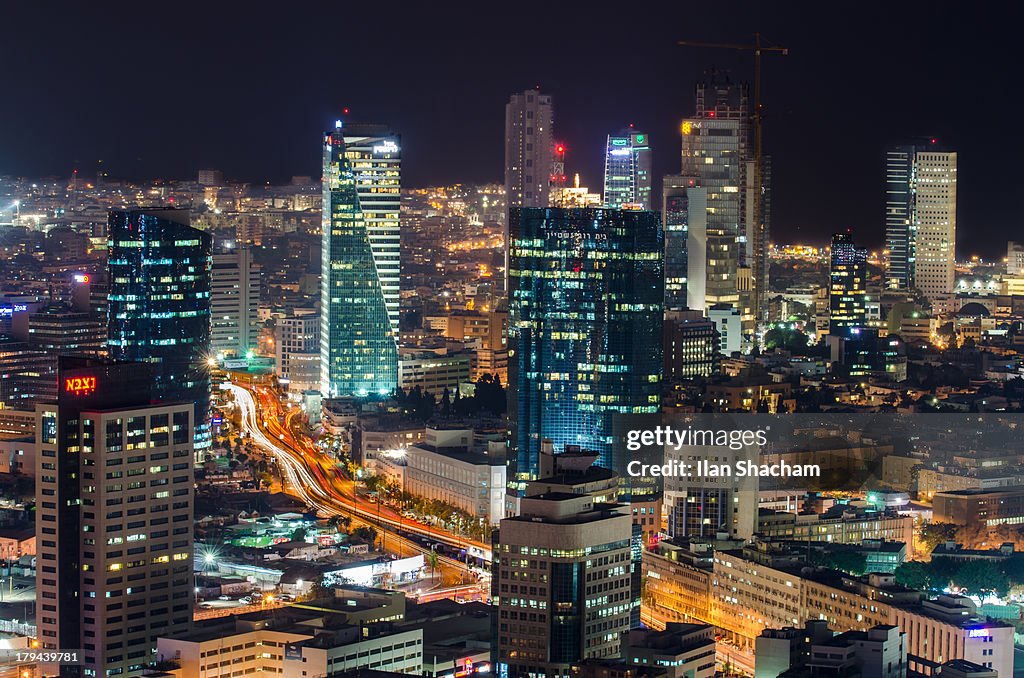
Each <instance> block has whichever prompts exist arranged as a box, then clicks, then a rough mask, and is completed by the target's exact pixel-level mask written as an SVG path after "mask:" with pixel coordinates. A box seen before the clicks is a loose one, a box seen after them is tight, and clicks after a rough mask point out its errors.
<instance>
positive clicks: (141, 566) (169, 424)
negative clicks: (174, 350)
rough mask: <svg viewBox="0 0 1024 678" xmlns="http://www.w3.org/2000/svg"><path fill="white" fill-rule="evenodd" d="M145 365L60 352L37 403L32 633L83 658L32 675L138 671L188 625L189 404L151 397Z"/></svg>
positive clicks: (103, 675)
mask: <svg viewBox="0 0 1024 678" xmlns="http://www.w3.org/2000/svg"><path fill="white" fill-rule="evenodd" d="M150 368H154V369H155V373H156V374H157V375H159V374H160V373H161V371H162V368H163V366H162V365H160V364H158V363H149V364H140V363H117V362H112V361H107V360H100V359H90V358H80V357H61V358H60V362H59V367H58V371H57V377H58V379H57V387H58V388H57V395H56V397H55V398H53V399H50V400H47V401H45V402H42V403H39V404H37V405H36V465H35V474H36V482H37V485H36V492H37V494H36V499H37V500H36V538H37V558H38V562H39V566H38V567H37V569H36V609H37V614H36V623H37V625H38V638H39V643H40V645H41V647H40V649H41V650H43V651H53V652H58V651H66V650H67V649H69V648H77V649H78V651H79V652H81V656H80V657H79V661H80V662H81V665H80V666H74V667H71V666H63V667H57V666H52V665H47V664H43V665H42V666H40V671H39V673H37V674H35V675H58V672H59V675H61V676H68V675H71V676H84V677H85V678H107V677H109V676H126V677H127V676H140V675H142V673H143V671H144V670H145V668H146V667H147V665H148V664H149V663H150V662H152V661H153V657H154V655H153V653H154V652H155V651H156V641H157V638H158V637H167V636H172V637H173V636H178V635H181V634H184V633H187V632H188V631H189V630H190V629H191V625H192V599H193V595H194V593H193V591H194V586H195V583H194V579H193V575H192V553H193V549H194V547H195V545H194V543H193V542H194V536H193V520H194V517H193V506H192V502H193V500H194V489H193V485H194V478H193V472H192V468H193V462H192V457H193V454H194V452H193V444H194V443H193V435H192V431H193V424H192V418H193V412H194V405H193V404H192V403H191V402H188V401H185V402H178V401H175V400H173V399H169V398H160V399H159V401H156V400H154V395H155V393H154V392H153V387H154V386H155V387H158V388H159V387H160V385H161V382H160V381H159V380H155V381H154V380H153V379H151V378H150Z"/></svg>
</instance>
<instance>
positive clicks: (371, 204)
mask: <svg viewBox="0 0 1024 678" xmlns="http://www.w3.org/2000/svg"><path fill="white" fill-rule="evenodd" d="M323 164H324V166H323V221H322V223H323V236H322V238H323V247H322V272H321V283H320V285H321V287H320V309H321V311H320V385H321V386H320V387H321V390H322V392H323V394H324V396H328V397H337V396H348V395H356V396H365V395H368V394H388V393H391V392H392V391H394V390H395V389H396V388H397V387H398V344H397V338H398V285H399V244H400V240H401V231H400V228H399V221H398V215H399V208H400V202H401V196H400V188H401V173H402V148H401V143H400V138H399V137H398V135H396V134H395V133H394V132H392V131H391V130H390V129H388V128H387V127H385V126H383V125H346V124H343V122H342V121H341V120H339V121H337V122H336V123H335V129H334V131H332V132H330V133H328V134H327V135H326V136H325V138H324V147H323Z"/></svg>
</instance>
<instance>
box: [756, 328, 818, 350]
mask: <svg viewBox="0 0 1024 678" xmlns="http://www.w3.org/2000/svg"><path fill="white" fill-rule="evenodd" d="M764 345H765V347H766V348H768V349H769V350H771V349H775V348H781V349H783V350H786V351H789V352H790V353H792V354H793V355H806V354H807V345H808V337H807V335H806V334H804V333H803V332H801V331H800V330H797V329H795V328H794V329H790V328H787V327H773V328H772V329H770V330H768V331H767V332H765V334H764Z"/></svg>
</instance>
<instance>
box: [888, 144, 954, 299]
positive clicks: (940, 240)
mask: <svg viewBox="0 0 1024 678" xmlns="http://www.w3.org/2000/svg"><path fill="white" fill-rule="evenodd" d="M956 162H957V157H956V153H953V152H949V151H943V150H941V149H940V147H939V145H938V143H937V140H935V139H931V140H928V141H927V142H922V143H918V144H906V145H902V146H897V147H895V148H893V149H891V150H889V151H888V152H887V153H886V156H885V190H886V200H885V245H886V249H887V250H888V251H889V268H888V271H887V273H886V279H885V282H886V287H888V288H890V289H910V288H916V289H918V290H920V291H921V292H922V293H923V294H924V295H925V297H927V298H928V300H929V301H930V302H932V305H933V306H935V307H936V308H937V310H943V309H944V308H946V307H948V306H949V303H950V301H951V298H952V294H953V284H954V275H955V271H954V264H955V255H956Z"/></svg>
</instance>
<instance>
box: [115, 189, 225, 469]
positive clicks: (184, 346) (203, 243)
mask: <svg viewBox="0 0 1024 678" xmlns="http://www.w3.org/2000/svg"><path fill="white" fill-rule="evenodd" d="M107 251H108V259H107V273H108V280H109V281H110V283H109V298H108V299H109V303H108V310H107V348H108V351H109V353H110V357H111V358H113V359H114V360H126V361H137V362H147V363H150V364H151V365H152V375H153V395H154V398H155V399H156V400H157V401H158V402H164V403H174V402H192V403H194V404H195V427H196V430H195V442H196V454H197V458H198V455H200V454H202V452H203V451H204V450H205V449H206V448H208V447H209V446H210V430H209V412H210V373H209V369H208V367H207V364H206V361H207V359H208V358H209V351H210V268H211V257H212V241H211V238H210V236H209V235H208V234H206V233H204V232H202V231H199V230H196V229H194V228H192V227H191V226H189V212H188V210H178V209H170V208H138V209H128V210H115V211H112V212H111V213H110V217H109V221H108V236H107Z"/></svg>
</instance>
